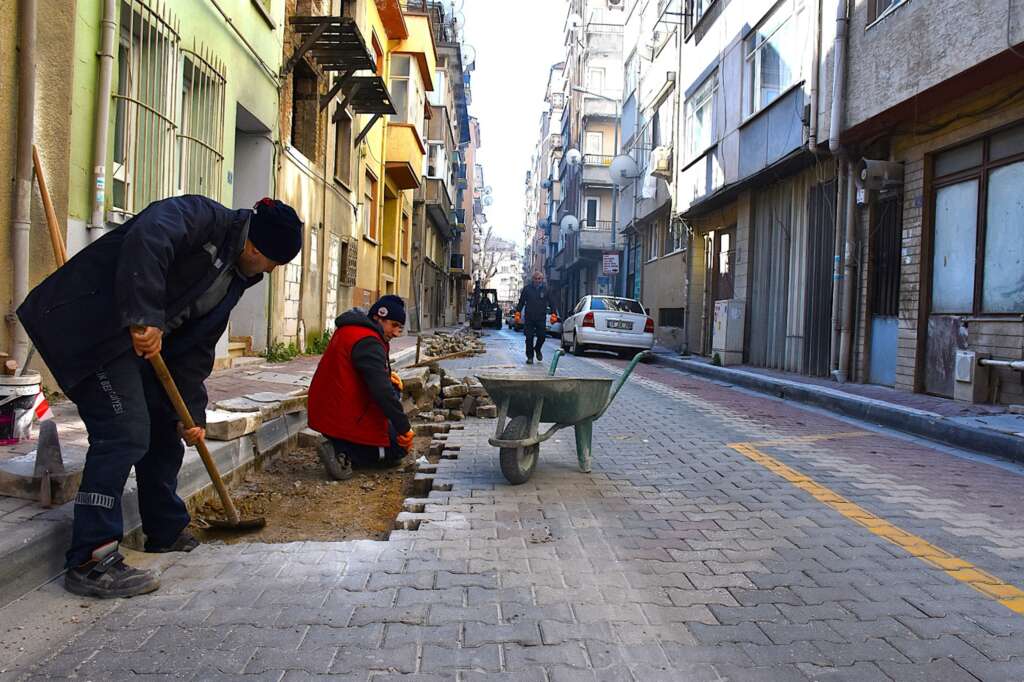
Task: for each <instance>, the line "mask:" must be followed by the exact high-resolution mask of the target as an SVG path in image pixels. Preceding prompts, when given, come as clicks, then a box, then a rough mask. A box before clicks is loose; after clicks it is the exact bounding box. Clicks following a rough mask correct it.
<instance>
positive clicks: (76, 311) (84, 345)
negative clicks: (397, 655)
mask: <svg viewBox="0 0 1024 682" xmlns="http://www.w3.org/2000/svg"><path fill="white" fill-rule="evenodd" d="M301 248H302V223H301V221H300V220H299V217H298V216H297V215H296V214H295V211H294V210H292V208H291V207H289V206H287V205H286V204H283V203H281V202H280V201H274V200H272V199H263V200H262V201H260V203H258V204H257V205H256V206H255V208H254V209H253V210H251V211H250V210H247V209H243V210H238V211H233V210H230V209H228V208H226V207H224V206H222V205H220V204H219V203H217V202H215V201H213V200H212V199H207V198H206V197H201V196H195V195H188V196H181V197H174V198H171V199H165V200H163V201H157V202H154V203H152V204H150V205H149V206H148V207H147V208H146V209H145V210H143V211H142V212H141V213H139V214H138V215H137V216H135V217H134V218H132V219H131V220H129V221H128V222H126V223H125V224H124V225H122V226H120V227H118V228H117V229H115V230H113V231H111V232H109V233H107V234H105V235H104V236H103V237H101V238H100V239H98V240H96V241H95V242H93V243H92V244H90V245H89V246H87V247H86V248H85V249H83V250H82V251H81V252H80V253H78V254H77V255H76V256H75V257H74V258H72V259H71V260H70V261H68V263H67V264H66V265H64V267H62V268H60V269H59V270H57V272H55V273H54V274H52V275H50V277H48V278H47V279H46V280H44V281H43V282H42V284H40V285H39V286H38V287H36V288H35V289H34V290H33V291H32V292H31V293H30V294H29V296H28V298H27V299H26V300H25V303H24V304H22V306H21V307H20V308H18V317H20V318H21V321H22V324H24V325H25V329H26V330H27V331H28V334H29V336H30V337H31V339H32V341H33V342H34V343H35V346H36V348H37V349H38V351H39V354H40V355H41V356H42V358H43V360H45V361H46V365H47V367H49V369H50V371H51V372H52V373H53V376H54V378H55V379H56V380H57V383H59V384H60V386H61V389H62V390H63V391H64V393H65V394H67V396H68V397H69V398H71V400H73V401H74V402H75V405H76V406H77V407H78V414H79V415H80V416H81V418H82V421H83V422H85V427H86V429H87V430H88V432H89V451H88V453H87V454H86V458H85V469H84V471H83V473H82V483H81V485H80V487H79V489H78V494H77V495H76V496H75V518H74V523H73V525H72V530H71V547H70V549H68V552H67V558H66V565H67V568H68V571H67V574H66V575H65V578H64V585H65V587H66V588H67V589H68V591H70V592H73V593H74V594H78V595H83V596H92V597H131V596H134V595H137V594H144V593H146V592H152V591H153V590H155V589H157V588H158V587H159V586H160V583H159V581H158V580H157V578H156V576H155V575H153V573H152V572H150V571H145V570H140V569H136V568H132V567H130V566H128V565H127V564H125V562H124V557H123V556H122V555H121V554H120V553H119V552H118V551H117V548H118V543H119V542H120V541H121V538H122V536H123V517H122V511H121V495H122V493H123V491H124V485H125V482H126V481H127V480H128V474H129V473H130V472H131V469H132V467H133V466H134V467H135V480H136V482H137V484H138V495H139V513H140V515H141V517H142V530H143V532H144V533H145V534H146V545H145V549H146V551H147V552H188V551H191V550H192V549H194V548H195V547H196V546H198V544H199V542H198V541H197V540H196V539H195V538H194V537H193V536H192V535H191V534H190V533H189V532H188V531H187V530H186V528H187V526H188V524H189V521H190V518H189V514H188V511H187V510H186V508H185V503H184V502H183V501H182V500H181V498H180V497H178V493H177V477H178V471H179V469H180V468H181V462H182V458H183V456H184V452H185V449H184V447H183V445H182V439H184V440H185V442H186V443H188V444H189V445H194V444H196V443H197V442H198V441H199V440H201V439H202V438H204V437H205V435H206V432H205V429H204V428H203V427H204V426H205V424H206V402H207V396H206V387H205V386H204V385H203V382H204V381H206V378H207V377H208V376H209V375H210V372H211V371H212V370H213V361H214V356H215V352H216V344H217V340H218V339H219V338H220V337H221V336H222V335H223V333H224V331H225V329H226V328H227V324H228V317H229V315H230V313H231V309H232V308H234V306H235V304H237V303H238V300H239V299H240V298H241V296H242V293H243V292H244V291H245V289H247V288H248V287H250V286H252V285H254V284H256V283H257V282H259V281H260V279H262V277H263V274H264V273H268V272H270V271H272V270H273V269H274V268H275V267H277V266H278V265H282V264H284V263H288V262H289V261H291V260H292V259H293V258H295V256H296V255H297V254H298V253H299V251H300V250H301ZM157 353H161V354H162V356H163V358H164V360H165V362H166V364H167V366H168V368H169V369H170V371H171V375H172V376H173V377H174V380H175V381H176V383H177V385H178V389H179V390H180V392H181V395H182V396H183V398H184V400H185V404H186V405H187V406H188V408H189V411H190V412H191V413H192V417H193V419H194V420H195V422H196V424H197V426H196V428H194V429H190V430H188V431H185V429H184V427H183V426H182V424H181V422H180V421H178V416H177V413H176V412H175V410H174V407H173V406H172V405H171V402H170V400H169V399H168V397H167V395H166V393H165V392H164V390H163V387H162V386H161V384H160V382H159V380H158V379H157V377H156V374H155V373H154V371H153V368H152V367H151V365H150V363H149V362H148V360H149V359H150V358H152V357H154V356H155V355H156V354H157Z"/></svg>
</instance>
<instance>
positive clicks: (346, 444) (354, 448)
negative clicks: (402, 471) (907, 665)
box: [328, 424, 405, 466]
mask: <svg viewBox="0 0 1024 682" xmlns="http://www.w3.org/2000/svg"><path fill="white" fill-rule="evenodd" d="M388 439H389V440H390V441H391V444H390V445H389V446H388V447H386V448H383V450H384V457H383V458H381V448H380V447H379V446H376V445H362V444H360V443H353V442H351V441H347V440H341V439H340V438H328V440H330V441H331V445H333V446H334V451H335V452H344V453H345V455H346V456H348V460H349V462H351V463H352V464H353V465H355V466H375V465H379V464H384V465H388V466H390V465H391V464H394V463H395V462H397V461H399V460H400V459H402V458H403V457H405V450H404V449H403V448H402V446H400V445H399V444H398V433H397V432H396V431H395V427H394V426H392V425H391V424H388Z"/></svg>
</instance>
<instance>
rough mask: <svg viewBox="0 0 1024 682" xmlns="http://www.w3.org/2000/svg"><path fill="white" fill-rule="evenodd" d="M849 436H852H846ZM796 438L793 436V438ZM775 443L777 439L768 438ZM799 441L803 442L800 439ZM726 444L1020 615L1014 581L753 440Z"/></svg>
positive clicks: (1020, 596)
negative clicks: (888, 518) (805, 471)
mask: <svg viewBox="0 0 1024 682" xmlns="http://www.w3.org/2000/svg"><path fill="white" fill-rule="evenodd" d="M838 435H839V434H831V435H829V436H822V437H819V438H818V440H827V439H829V438H834V437H836V436H838ZM850 437H852V436H850ZM794 440H796V439H794ZM771 442H772V443H776V442H777V441H771ZM800 442H807V441H806V440H802V441H800ZM729 447H730V448H732V449H733V450H735V451H736V452H738V453H740V454H741V455H743V456H745V457H747V458H749V459H751V460H753V461H754V462H757V463H758V464H760V465H761V466H763V467H764V468H766V469H768V470H769V471H771V472H773V473H775V474H778V475H779V476H781V477H782V478H784V479H786V480H787V481H789V482H790V483H792V484H793V485H795V486H796V487H798V488H800V489H801V490H804V491H806V492H808V493H810V495H811V496H812V497H814V498H815V499H816V500H818V501H819V502H822V503H824V504H825V505H827V506H829V507H832V508H833V509H835V510H836V511H837V512H839V513H840V514H842V515H843V516H845V517H847V518H848V519H852V520H854V521H856V522H857V523H859V524H860V525H862V526H864V527H865V528H867V529H868V530H869V531H871V532H872V533H874V534H875V535H877V536H879V537H881V538H884V539H886V540H888V541H889V542H891V543H892V544H894V545H896V546H898V547H901V548H902V549H904V550H905V551H906V552H907V553H908V554H910V555H911V556H913V557H916V558H918V559H920V560H921V561H923V562H925V563H926V564H929V565H930V566H933V567H935V568H937V569H939V570H940V571H942V572H944V573H945V574H946V575H948V576H950V577H952V578H954V579H956V580H958V581H960V582H962V583H964V584H966V585H969V586H970V587H973V588H974V589H975V590H977V591H978V592H981V593H982V594H984V595H985V596H987V597H991V598H992V599H995V600H996V601H998V602H999V603H1000V604H1002V605H1003V606H1005V607H1006V608H1008V609H1010V610H1011V611H1013V612H1014V613H1019V614H1021V615H1024V590H1022V589H1020V588H1019V587H1017V586H1015V585H1011V584H1009V583H1006V582H1003V581H1002V580H1000V579H999V578H997V577H996V576H994V575H992V574H990V573H986V572H985V571H983V570H981V569H980V568H978V567H977V566H975V565H974V564H972V563H970V562H969V561H964V560H963V559H961V558H959V557H956V556H954V555H952V554H950V553H949V552H947V551H945V550H944V549H941V548H939V547H936V546H935V545H933V544H931V543H930V542H928V541H927V540H925V539H923V538H920V537H918V536H916V535H914V534H913V533H908V532H907V531H905V530H903V529H902V528H898V527H897V526H894V525H893V524H891V523H889V522H888V521H886V520H885V519H883V518H881V517H879V516H876V515H874V514H872V513H871V512H869V511H868V510H866V509H864V508H863V507H861V506H860V505H858V504H856V503H855V502H851V501H850V500H848V499H846V498H845V497H843V496H842V495H839V494H838V493H836V492H835V491H833V490H830V489H829V488H826V487H825V486H823V485H821V484H820V483H818V482H817V481H815V480H814V479H812V478H810V477H809V476H806V475H804V474H802V473H800V472H799V471H797V470H795V469H793V468H791V467H789V466H787V465H785V464H783V463H782V462H780V461H779V460H777V459H775V458H774V457H771V456H769V455H766V454H765V453H763V452H761V451H760V450H758V449H757V447H755V444H754V443H730V444H729Z"/></svg>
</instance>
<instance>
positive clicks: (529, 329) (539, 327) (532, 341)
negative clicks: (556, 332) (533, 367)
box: [523, 320, 548, 360]
mask: <svg viewBox="0 0 1024 682" xmlns="http://www.w3.org/2000/svg"><path fill="white" fill-rule="evenodd" d="M523 332H525V333H526V359H527V360H532V359H533V354H534V353H539V352H540V349H541V346H543V345H544V339H546V338H547V336H548V330H547V326H546V325H545V324H544V320H541V321H540V322H531V321H530V320H526V321H525V322H524V323H523Z"/></svg>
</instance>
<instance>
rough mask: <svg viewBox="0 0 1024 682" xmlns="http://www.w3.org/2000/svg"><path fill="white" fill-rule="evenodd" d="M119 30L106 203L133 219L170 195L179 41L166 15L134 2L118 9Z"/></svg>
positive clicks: (174, 23) (175, 25)
mask: <svg viewBox="0 0 1024 682" xmlns="http://www.w3.org/2000/svg"><path fill="white" fill-rule="evenodd" d="M120 27H121V33H120V36H121V37H120V42H119V45H118V52H117V87H116V89H115V91H114V93H113V98H114V133H113V138H114V139H113V145H112V146H113V160H114V164H113V169H112V170H113V173H112V175H113V177H112V182H111V198H112V201H113V205H114V208H115V209H119V210H121V211H122V212H125V213H129V214H133V213H137V212H138V211H141V210H142V209H143V208H145V207H146V206H147V205H148V204H149V203H150V202H153V201H155V200H157V199H163V198H165V197H167V196H170V195H171V193H172V192H173V190H174V186H173V185H174V165H175V158H174V157H175V142H176V140H175V133H176V125H175V118H176V111H175V109H176V107H175V105H176V103H177V95H178V76H179V71H180V65H179V59H180V52H179V49H178V43H179V41H180V37H179V33H178V22H177V19H175V18H174V17H173V15H171V13H170V12H169V11H167V10H166V9H164V8H161V10H160V11H157V10H154V9H152V8H150V7H149V6H148V5H146V4H145V3H143V2H141V1H140V0H125V1H124V2H122V3H121V17H120Z"/></svg>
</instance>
